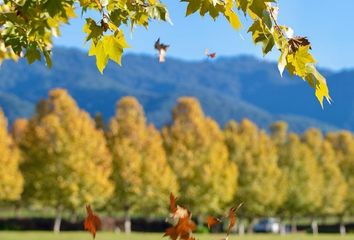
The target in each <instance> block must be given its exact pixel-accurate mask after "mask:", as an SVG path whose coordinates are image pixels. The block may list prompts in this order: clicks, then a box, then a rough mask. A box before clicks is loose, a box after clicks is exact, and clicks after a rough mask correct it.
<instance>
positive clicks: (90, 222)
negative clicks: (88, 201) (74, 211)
mask: <svg viewBox="0 0 354 240" xmlns="http://www.w3.org/2000/svg"><path fill="white" fill-rule="evenodd" d="M86 211H87V217H86V218H85V221H84V228H85V230H87V231H89V232H90V233H91V234H92V236H93V238H95V237H96V231H97V229H98V228H99V227H100V226H101V220H100V218H99V217H98V216H97V215H95V214H94V213H93V211H92V209H91V206H90V205H87V206H86Z"/></svg>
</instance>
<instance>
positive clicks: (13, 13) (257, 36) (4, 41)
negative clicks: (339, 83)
mask: <svg viewBox="0 0 354 240" xmlns="http://www.w3.org/2000/svg"><path fill="white" fill-rule="evenodd" d="M183 2H187V4H188V5H187V10H186V15H187V16H188V15H190V14H193V13H195V12H199V14H200V15H201V16H204V15H206V14H209V15H210V16H211V17H212V18H213V19H216V18H217V17H218V16H219V15H222V16H224V17H225V18H226V19H227V21H228V22H229V23H230V24H231V26H232V27H233V28H234V29H236V30H238V29H240V28H241V26H242V24H241V21H240V18H239V14H238V12H240V13H243V14H244V15H245V16H247V15H248V16H249V17H250V19H251V20H252V22H253V24H252V26H251V27H250V28H249V29H248V32H251V34H252V37H253V41H254V43H255V44H261V45H262V49H263V54H264V55H266V54H267V53H268V52H270V51H271V50H272V49H273V48H274V47H276V48H277V49H278V50H279V51H280V53H281V54H280V58H279V65H278V66H279V71H280V73H281V74H282V73H283V71H284V69H285V68H286V69H287V70H288V71H289V73H290V74H291V75H296V76H299V77H301V78H303V79H304V80H306V81H307V82H308V83H309V84H310V86H311V87H313V88H314V89H315V95H316V97H317V99H318V100H319V102H320V104H321V106H322V107H323V99H324V98H326V99H327V100H328V102H330V101H331V98H330V95H329V91H328V88H327V84H326V80H325V78H324V77H323V76H322V75H321V74H320V73H319V72H318V71H317V69H316V67H315V63H316V61H315V59H314V57H313V56H312V55H311V53H310V52H309V51H310V49H311V45H310V42H309V41H308V40H307V38H306V37H295V36H294V35H293V30H292V29H291V28H289V27H287V26H284V25H279V24H278V22H277V15H278V7H276V6H274V5H273V4H275V3H276V0H225V1H222V0H183ZM75 3H76V6H80V7H81V8H82V12H83V13H85V12H86V11H96V12H99V13H100V16H101V17H100V19H93V18H91V17H89V18H87V19H86V23H85V26H84V32H85V33H86V34H87V36H86V42H89V41H91V48H90V50H89V55H90V56H96V65H97V67H98V69H99V71H100V72H101V73H103V70H104V68H105V66H106V65H107V63H108V60H109V59H111V60H113V61H115V62H116V63H118V64H121V57H122V54H123V51H124V49H125V48H128V47H129V46H128V44H127V43H126V41H125V38H124V34H123V32H122V30H121V27H122V25H126V26H130V28H131V30H133V28H134V26H143V27H145V28H148V25H149V21H150V20H154V19H156V20H161V21H170V19H169V15H168V11H167V8H166V6H165V5H163V4H162V3H161V2H160V1H159V0H133V1H126V0H123V1H121V0H109V1H108V0H79V1H75V0H61V1H48V0H32V1H30V0H27V1H26V0H5V1H4V3H3V4H1V5H0V11H1V15H0V25H1V28H0V61H2V60H3V59H5V58H12V59H15V60H16V59H18V58H19V57H21V56H25V57H26V58H27V59H28V62H29V63H32V62H33V61H35V60H41V55H44V57H45V59H46V62H47V65H48V66H51V57H50V52H51V48H52V37H53V36H58V35H60V31H59V27H60V26H61V25H62V24H65V23H68V22H69V21H70V19H71V18H73V17H75V12H74V6H75Z"/></svg>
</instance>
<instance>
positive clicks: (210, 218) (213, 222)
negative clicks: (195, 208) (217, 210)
mask: <svg viewBox="0 0 354 240" xmlns="http://www.w3.org/2000/svg"><path fill="white" fill-rule="evenodd" d="M207 223H208V228H209V229H210V228H211V227H212V226H214V225H216V224H218V223H221V220H220V219H218V218H216V217H213V216H208V222H207Z"/></svg>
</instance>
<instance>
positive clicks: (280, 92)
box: [0, 47, 354, 132]
mask: <svg viewBox="0 0 354 240" xmlns="http://www.w3.org/2000/svg"><path fill="white" fill-rule="evenodd" d="M53 63H54V66H53V68H52V69H47V68H46V66H44V64H43V63H38V62H37V63H34V64H32V65H28V64H27V62H26V61H24V60H21V61H20V62H18V63H14V62H12V61H6V62H4V63H3V64H2V66H1V67H0V106H1V107H2V108H3V109H4V112H5V114H6V116H7V117H8V118H9V120H10V122H13V121H14V119H16V118H17V117H29V116H31V114H33V112H34V109H35V104H36V102H37V101H38V100H39V99H41V98H46V97H47V94H48V91H49V90H50V89H53V88H57V87H62V88H66V89H67V90H68V91H69V93H70V94H71V95H72V96H73V97H74V98H75V99H76V101H77V102H78V104H79V106H80V107H81V108H83V109H85V110H87V111H88V112H90V113H91V114H92V115H94V114H95V113H97V112H100V113H102V115H103V117H104V119H105V120H106V121H108V120H109V118H110V117H111V116H112V115H113V114H114V110H115V105H116V102H117V100H119V99H120V98H121V97H122V96H126V95H131V96H135V97H137V98H138V100H139V101H140V102H141V103H142V105H143V106H144V109H145V112H146V115H147V118H148V121H149V122H153V123H154V124H156V125H157V126H158V127H161V126H162V125H164V124H168V123H170V122H171V110H172V108H173V107H174V105H175V104H176V100H177V99H178V98H179V97H181V96H194V97H197V98H198V99H199V100H200V102H201V105H202V107H203V109H204V112H205V114H206V115H208V116H211V117H212V118H214V119H216V120H217V121H218V122H219V124H220V125H222V126H223V125H224V124H225V123H226V122H227V121H228V120H230V119H235V120H238V121H239V120H241V119H243V118H249V119H251V120H252V121H254V122H255V123H257V124H258V125H259V126H260V127H262V128H268V126H269V125H270V124H271V123H272V122H274V121H277V120H285V121H287V122H288V123H289V127H290V129H291V130H292V131H296V132H302V131H304V130H305V129H307V128H309V127H318V128H321V129H322V130H324V131H328V130H338V129H348V130H351V131H354V69H353V70H342V71H336V72H335V71H331V70H328V69H321V72H322V73H323V74H324V75H325V76H326V78H327V82H328V86H329V88H330V91H331V96H332V98H333V103H332V104H331V105H329V104H325V108H324V109H322V108H321V106H320V104H319V103H318V102H317V100H316V98H315V96H314V91H313V89H311V88H310V87H309V86H308V85H307V83H306V82H304V81H302V80H300V79H297V78H295V77H294V78H293V77H290V76H288V75H287V74H285V76H283V77H281V76H280V75H279V72H278V69H277V66H276V63H274V62H268V61H265V60H261V59H257V58H255V57H252V56H237V57H229V58H223V57H219V58H217V59H216V60H207V59H206V60H203V61H183V60H178V59H172V58H168V59H167V61H166V62H165V63H164V64H159V63H158V61H157V59H156V57H155V56H148V55H131V54H128V55H125V56H124V57H123V66H122V67H119V66H118V65H116V64H113V63H110V64H109V65H108V66H107V68H106V70H105V72H104V74H103V75H101V74H100V73H99V72H98V70H97V68H96V66H95V59H94V58H92V57H88V56H87V53H85V52H82V51H81V50H78V49H74V48H61V47H58V48H56V49H55V50H54V52H53Z"/></svg>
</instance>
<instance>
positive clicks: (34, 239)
mask: <svg viewBox="0 0 354 240" xmlns="http://www.w3.org/2000/svg"><path fill="white" fill-rule="evenodd" d="M196 237H197V239H199V240H220V239H221V238H222V237H224V236H223V235H209V234H200V235H196ZM160 239H161V240H162V239H166V240H167V238H162V234H156V233H132V234H130V235H126V234H116V233H110V232H98V234H97V236H96V240H160ZM233 239H235V240H238V239H239V240H273V239H275V240H276V239H286V240H288V239H289V240H337V239H338V240H353V239H354V235H347V236H339V235H319V236H312V235H306V234H296V235H286V236H278V235H265V234H263V235H258V234H253V235H248V236H247V235H246V236H243V237H239V236H237V235H232V236H231V237H230V238H229V240H233ZM0 240H92V237H91V235H89V234H88V233H86V232H63V233H60V234H54V233H51V232H7V231H0Z"/></svg>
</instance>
